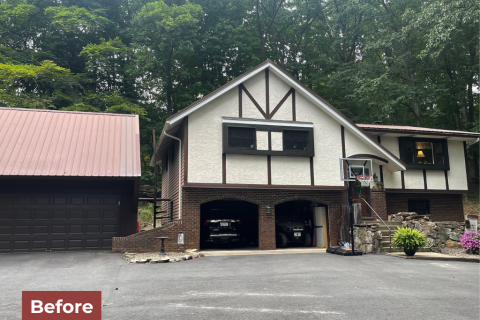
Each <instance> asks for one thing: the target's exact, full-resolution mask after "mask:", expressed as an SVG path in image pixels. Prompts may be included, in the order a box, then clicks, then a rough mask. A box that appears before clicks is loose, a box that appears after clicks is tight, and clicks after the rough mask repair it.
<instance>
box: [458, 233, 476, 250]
mask: <svg viewBox="0 0 480 320" xmlns="http://www.w3.org/2000/svg"><path fill="white" fill-rule="evenodd" d="M460 243H461V244H462V246H463V247H464V248H465V249H466V250H471V251H472V253H473V254H478V249H479V248H480V233H478V232H474V231H471V232H465V233H464V234H463V236H462V239H461V240H460Z"/></svg>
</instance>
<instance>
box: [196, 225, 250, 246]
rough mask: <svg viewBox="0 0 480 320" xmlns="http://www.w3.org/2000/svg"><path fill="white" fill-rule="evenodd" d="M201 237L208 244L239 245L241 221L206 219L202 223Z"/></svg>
mask: <svg viewBox="0 0 480 320" xmlns="http://www.w3.org/2000/svg"><path fill="white" fill-rule="evenodd" d="M202 239H203V241H204V242H205V243H210V244H235V245H240V244H241V243H242V241H241V221H240V220H237V219H208V220H205V221H204V223H203V228H202Z"/></svg>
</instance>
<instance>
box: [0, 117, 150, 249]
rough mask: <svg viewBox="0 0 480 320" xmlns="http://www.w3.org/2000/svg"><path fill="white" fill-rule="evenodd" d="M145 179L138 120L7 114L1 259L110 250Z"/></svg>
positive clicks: (0, 138)
mask: <svg viewBox="0 0 480 320" xmlns="http://www.w3.org/2000/svg"><path fill="white" fill-rule="evenodd" d="M140 176H141V172H140V141H139V121H138V116H136V115H123V114H102V113H85V112H66V111H49V110H37V109H14V108H0V252H21V251H54V250H82V249H110V248H111V247H112V237H114V236H127V235H130V234H132V233H135V232H136V221H137V206H138V205H137V202H138V188H139V183H140Z"/></svg>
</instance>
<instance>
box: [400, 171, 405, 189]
mask: <svg viewBox="0 0 480 320" xmlns="http://www.w3.org/2000/svg"><path fill="white" fill-rule="evenodd" d="M400 174H401V176H402V189H403V190H405V171H402V172H401V173H400Z"/></svg>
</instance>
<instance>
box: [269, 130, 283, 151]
mask: <svg viewBox="0 0 480 320" xmlns="http://www.w3.org/2000/svg"><path fill="white" fill-rule="evenodd" d="M271 138H272V150H273V151H283V133H281V132H272V133H271Z"/></svg>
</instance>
